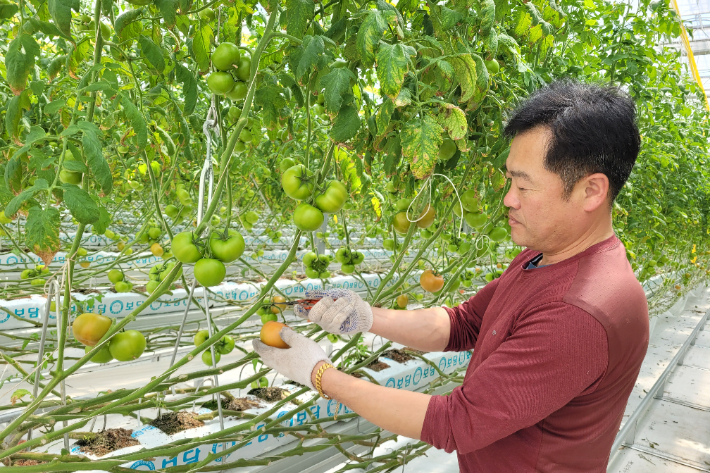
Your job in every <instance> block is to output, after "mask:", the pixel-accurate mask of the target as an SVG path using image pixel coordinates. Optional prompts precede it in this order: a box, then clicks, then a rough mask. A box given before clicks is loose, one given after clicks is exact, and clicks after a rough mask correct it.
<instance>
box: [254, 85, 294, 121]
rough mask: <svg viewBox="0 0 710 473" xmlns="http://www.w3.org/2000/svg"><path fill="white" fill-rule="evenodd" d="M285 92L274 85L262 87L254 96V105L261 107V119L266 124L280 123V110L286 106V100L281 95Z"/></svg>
mask: <svg viewBox="0 0 710 473" xmlns="http://www.w3.org/2000/svg"><path fill="white" fill-rule="evenodd" d="M283 90H284V89H283V88H282V87H279V86H278V85H273V84H272V85H267V86H265V87H261V88H260V89H259V90H257V91H256V93H255V94H254V104H255V105H259V106H261V108H262V110H263V113H262V115H261V119H262V121H264V122H265V123H267V124H269V123H278V119H279V109H280V108H281V107H283V106H284V105H286V99H284V97H283V95H281V92H282V91H283Z"/></svg>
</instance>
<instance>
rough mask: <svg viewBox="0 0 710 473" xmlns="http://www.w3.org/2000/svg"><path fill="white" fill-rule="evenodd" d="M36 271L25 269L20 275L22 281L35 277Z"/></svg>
mask: <svg viewBox="0 0 710 473" xmlns="http://www.w3.org/2000/svg"><path fill="white" fill-rule="evenodd" d="M34 272H35V271H34V269H25V270H23V271H22V273H20V279H29V278H32V277H34Z"/></svg>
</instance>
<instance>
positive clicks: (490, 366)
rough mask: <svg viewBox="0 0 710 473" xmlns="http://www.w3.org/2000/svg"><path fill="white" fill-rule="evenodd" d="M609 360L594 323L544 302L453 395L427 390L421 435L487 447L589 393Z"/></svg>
mask: <svg viewBox="0 0 710 473" xmlns="http://www.w3.org/2000/svg"><path fill="white" fill-rule="evenodd" d="M488 336H493V335H490V334H489V335H488ZM484 347H485V341H484ZM477 349H481V348H477ZM608 358H609V353H608V343H607V337H606V331H605V330H604V327H603V326H602V325H601V323H599V321H597V320H596V319H595V318H594V317H592V316H591V315H590V314H588V313H587V312H585V311H583V310H582V309H580V308H578V307H575V306H571V305H568V304H565V303H564V302H554V303H550V304H545V305H544V306H542V307H539V308H537V309H535V310H534V311H533V313H529V314H528V315H527V316H524V318H522V320H520V321H519V322H518V324H517V326H516V327H514V328H513V331H512V334H511V335H510V336H509V337H508V339H507V340H506V341H505V342H503V343H502V344H501V345H500V346H498V347H497V348H496V349H495V351H493V353H492V354H491V355H490V356H489V357H488V358H487V359H486V360H485V361H483V363H481V364H480V365H479V366H478V367H477V368H476V370H475V371H473V373H472V375H471V376H467V377H466V378H465V379H464V382H463V384H462V385H461V386H458V387H457V388H455V389H454V390H453V391H452V392H451V394H450V395H447V396H432V398H431V400H430V401H429V406H428V408H427V412H426V416H425V419H424V426H423V429H422V440H423V441H425V442H427V443H429V444H431V445H433V446H435V447H437V448H441V449H444V450H446V451H447V452H449V453H451V452H452V451H454V450H456V451H457V452H458V453H459V454H466V453H470V452H473V451H475V450H478V449H481V448H483V447H486V446H488V445H490V444H491V443H493V442H495V441H497V440H500V439H502V438H504V437H507V436H509V435H511V434H513V433H514V432H517V431H518V430H520V429H523V428H526V427H529V426H531V425H534V424H536V423H538V422H539V421H541V420H542V419H544V418H546V417H547V416H549V415H550V414H552V413H553V412H555V411H557V410H558V409H560V408H562V407H563V406H564V405H566V404H567V403H568V402H570V401H571V400H572V399H573V398H575V397H577V396H579V395H580V394H582V393H583V392H585V391H588V392H593V390H594V389H595V388H596V386H597V385H598V382H599V381H600V380H601V379H602V377H603V375H604V373H605V372H606V369H607V364H608Z"/></svg>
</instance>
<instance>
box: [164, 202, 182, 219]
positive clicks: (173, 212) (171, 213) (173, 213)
mask: <svg viewBox="0 0 710 473" xmlns="http://www.w3.org/2000/svg"><path fill="white" fill-rule="evenodd" d="M178 213H179V210H178V208H177V207H175V206H174V205H173V204H168V205H167V206H165V215H167V216H168V217H170V218H173V219H174V218H175V217H177V216H178Z"/></svg>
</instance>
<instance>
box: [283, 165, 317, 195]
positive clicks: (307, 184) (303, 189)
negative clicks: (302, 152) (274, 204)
mask: <svg viewBox="0 0 710 473" xmlns="http://www.w3.org/2000/svg"><path fill="white" fill-rule="evenodd" d="M312 176H313V173H312V172H310V171H309V170H308V169H306V166H304V165H303V164H297V165H295V166H292V167H290V168H288V169H287V170H286V172H284V173H283V175H282V176H281V186H282V187H283V189H284V192H285V193H286V195H288V196H289V197H291V198H292V199H296V200H305V199H307V198H309V197H310V196H311V194H312V193H313V182H312V181H311V178H312Z"/></svg>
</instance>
